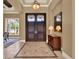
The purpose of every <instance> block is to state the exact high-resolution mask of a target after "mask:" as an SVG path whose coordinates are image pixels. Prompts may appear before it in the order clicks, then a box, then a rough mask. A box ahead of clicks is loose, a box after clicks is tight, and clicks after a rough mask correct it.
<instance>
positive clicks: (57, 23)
mask: <svg viewBox="0 0 79 59" xmlns="http://www.w3.org/2000/svg"><path fill="white" fill-rule="evenodd" d="M54 31H55V32H62V12H60V13H59V14H57V15H56V16H54Z"/></svg>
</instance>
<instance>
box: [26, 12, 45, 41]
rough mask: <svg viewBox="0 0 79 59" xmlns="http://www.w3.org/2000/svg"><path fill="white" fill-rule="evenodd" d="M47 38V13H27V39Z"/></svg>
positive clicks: (43, 39) (39, 39)
mask: <svg viewBox="0 0 79 59" xmlns="http://www.w3.org/2000/svg"><path fill="white" fill-rule="evenodd" d="M45 40H46V14H45V13H28V14H26V41H45Z"/></svg>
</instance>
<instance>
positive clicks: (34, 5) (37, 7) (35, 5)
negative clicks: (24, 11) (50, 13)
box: [32, 0, 40, 10]
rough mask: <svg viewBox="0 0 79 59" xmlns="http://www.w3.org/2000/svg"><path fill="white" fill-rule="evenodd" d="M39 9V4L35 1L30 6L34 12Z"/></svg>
mask: <svg viewBox="0 0 79 59" xmlns="http://www.w3.org/2000/svg"><path fill="white" fill-rule="evenodd" d="M39 7H40V4H39V3H38V2H37V1H36V0H35V1H34V3H33V5H32V8H33V9H34V10H36V9H39Z"/></svg>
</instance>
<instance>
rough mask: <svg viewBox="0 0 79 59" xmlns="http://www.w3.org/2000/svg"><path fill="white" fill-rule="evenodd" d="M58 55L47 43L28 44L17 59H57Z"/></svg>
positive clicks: (18, 54) (17, 55) (19, 52)
mask: <svg viewBox="0 0 79 59" xmlns="http://www.w3.org/2000/svg"><path fill="white" fill-rule="evenodd" d="M56 57H57V55H56V54H55V53H54V52H53V51H52V50H51V49H50V48H49V46H48V45H47V44H46V43H45V42H26V43H25V44H24V45H23V47H22V48H21V49H20V50H19V51H18V53H17V54H16V56H15V58H56Z"/></svg>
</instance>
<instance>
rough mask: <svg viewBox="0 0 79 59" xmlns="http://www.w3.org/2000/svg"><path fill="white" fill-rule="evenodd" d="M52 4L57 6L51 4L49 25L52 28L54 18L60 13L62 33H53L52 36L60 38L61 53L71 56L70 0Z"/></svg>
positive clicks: (61, 0)
mask: <svg viewBox="0 0 79 59" xmlns="http://www.w3.org/2000/svg"><path fill="white" fill-rule="evenodd" d="M54 2H55V3H57V4H55V3H54V4H55V6H54V4H51V5H50V7H49V8H50V10H49V13H50V18H49V19H50V22H49V23H50V24H49V25H53V26H54V16H55V15H57V14H58V13H59V12H61V11H62V29H63V30H62V33H58V32H54V34H55V35H57V36H61V37H62V49H63V51H64V52H66V53H67V54H68V55H69V56H72V0H60V1H58V0H57V1H56V0H55V1H54ZM53 6H54V7H53ZM52 7H53V9H52ZM51 15H52V16H51ZM52 34H53V33H52Z"/></svg>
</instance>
